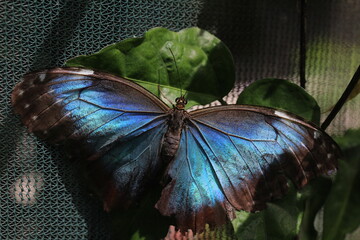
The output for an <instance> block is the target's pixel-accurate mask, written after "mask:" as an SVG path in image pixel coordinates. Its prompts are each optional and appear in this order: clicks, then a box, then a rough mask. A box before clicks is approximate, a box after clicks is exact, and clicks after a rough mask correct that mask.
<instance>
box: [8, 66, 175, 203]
mask: <svg viewBox="0 0 360 240" xmlns="http://www.w3.org/2000/svg"><path fill="white" fill-rule="evenodd" d="M12 104H13V107H14V109H15V112H16V113H18V114H19V115H20V117H21V119H22V122H23V123H24V125H26V126H27V127H28V129H29V131H30V132H33V133H34V134H35V135H37V136H38V137H40V138H42V139H44V140H45V141H48V142H50V143H53V144H54V143H55V144H58V143H59V144H65V145H66V146H67V148H68V150H69V153H70V154H72V155H73V156H72V157H73V158H76V159H79V160H82V161H83V162H84V167H85V168H86V169H85V172H86V173H87V175H88V178H89V180H90V181H91V182H92V183H93V184H94V185H95V188H96V190H97V192H98V194H99V195H100V196H101V197H102V198H103V199H104V203H105V207H106V208H107V209H110V208H112V206H114V205H115V204H117V203H118V202H122V203H123V204H125V205H126V204H127V203H131V202H132V201H133V200H135V199H137V198H138V197H139V196H140V195H141V193H142V192H143V190H144V188H145V187H146V186H147V185H148V183H150V182H152V181H154V180H155V178H156V176H157V175H158V171H160V170H161V169H162V166H161V162H160V160H159V159H160V147H161V142H162V138H163V136H164V134H165V132H166V130H167V125H166V124H165V123H166V120H167V117H168V113H167V112H168V110H169V108H168V107H167V106H166V105H165V104H164V103H163V102H161V101H160V100H158V99H157V98H156V97H155V96H153V95H152V94H150V93H149V92H147V91H146V90H144V89H143V88H142V87H140V86H138V85H137V84H135V83H132V82H130V81H127V80H125V79H121V78H118V77H115V76H112V75H109V74H104V73H96V72H94V71H92V70H87V69H78V68H55V69H50V70H44V71H39V72H34V73H29V74H27V75H25V76H24V81H23V82H21V83H19V84H18V85H17V86H16V87H15V89H14V91H13V93H12Z"/></svg>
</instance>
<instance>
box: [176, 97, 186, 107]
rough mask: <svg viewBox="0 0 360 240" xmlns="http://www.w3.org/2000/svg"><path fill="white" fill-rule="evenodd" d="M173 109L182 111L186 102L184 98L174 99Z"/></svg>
mask: <svg viewBox="0 0 360 240" xmlns="http://www.w3.org/2000/svg"><path fill="white" fill-rule="evenodd" d="M175 102H176V104H175V108H176V109H179V110H184V109H185V105H186V104H187V100H186V98H185V97H184V96H181V97H178V98H176V99H175Z"/></svg>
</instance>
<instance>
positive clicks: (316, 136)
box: [314, 131, 321, 139]
mask: <svg viewBox="0 0 360 240" xmlns="http://www.w3.org/2000/svg"><path fill="white" fill-rule="evenodd" d="M320 136H321V134H320V132H318V131H315V132H314V139H318V138H319V137H320Z"/></svg>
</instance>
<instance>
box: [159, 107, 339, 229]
mask: <svg viewBox="0 0 360 240" xmlns="http://www.w3.org/2000/svg"><path fill="white" fill-rule="evenodd" d="M338 156H339V150H338V148H337V146H336V144H335V143H334V142H333V141H332V139H331V138H330V137H329V136H328V135H327V134H326V133H324V132H323V131H321V130H320V129H318V128H317V127H315V126H314V125H312V124H310V123H307V122H305V121H303V120H302V119H300V118H299V117H296V116H295V115H292V114H290V113H285V112H282V111H278V110H274V109H270V108H262V107H253V106H223V107H213V108H208V109H203V110H198V111H194V112H192V113H191V119H190V120H189V121H188V122H187V123H186V126H185V129H184V131H183V135H182V138H181V144H180V148H179V150H178V152H177V154H176V156H175V158H174V160H173V162H172V163H171V165H170V166H169V167H168V171H167V174H168V176H169V178H170V181H169V183H168V185H167V186H166V187H165V188H164V190H163V192H162V196H161V198H160V200H159V201H158V203H157V208H158V209H159V210H160V212H162V213H163V214H164V215H172V214H174V215H175V216H176V218H177V221H178V225H179V227H180V228H181V229H182V230H184V231H185V230H187V229H193V230H194V229H196V231H202V230H203V229H204V227H205V226H204V225H205V223H208V224H210V226H211V225H212V226H215V225H219V224H220V223H224V222H226V220H229V219H232V218H233V217H234V210H246V211H257V210H261V209H263V208H265V203H266V202H267V201H270V200H273V199H277V198H280V197H281V196H283V195H284V193H285V192H286V191H287V188H288V186H287V181H288V179H290V180H291V181H292V182H293V183H294V185H295V186H297V187H299V188H301V187H303V186H304V185H305V184H306V183H307V182H308V181H309V180H310V179H312V178H314V176H317V175H321V174H326V173H328V171H331V170H334V169H336V164H337V163H336V159H337V157H338Z"/></svg>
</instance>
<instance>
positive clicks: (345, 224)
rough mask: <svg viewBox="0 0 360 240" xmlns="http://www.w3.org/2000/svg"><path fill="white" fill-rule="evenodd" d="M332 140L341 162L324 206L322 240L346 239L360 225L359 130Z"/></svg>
mask: <svg viewBox="0 0 360 240" xmlns="http://www.w3.org/2000/svg"><path fill="white" fill-rule="evenodd" d="M335 140H336V141H337V143H338V144H339V145H340V148H341V149H342V151H343V155H344V157H343V159H344V160H341V161H340V162H339V170H338V173H337V175H336V178H335V182H334V184H333V187H332V189H331V192H330V194H329V197H328V199H327V200H326V202H325V205H324V223H323V238H322V239H323V240H342V239H345V236H346V234H348V233H351V232H353V231H355V229H356V228H358V227H359V225H360V205H359V203H360V129H358V130H349V131H347V132H346V133H345V135H344V136H343V137H336V138H335Z"/></svg>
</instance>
